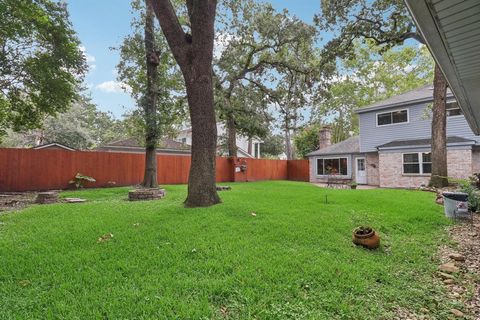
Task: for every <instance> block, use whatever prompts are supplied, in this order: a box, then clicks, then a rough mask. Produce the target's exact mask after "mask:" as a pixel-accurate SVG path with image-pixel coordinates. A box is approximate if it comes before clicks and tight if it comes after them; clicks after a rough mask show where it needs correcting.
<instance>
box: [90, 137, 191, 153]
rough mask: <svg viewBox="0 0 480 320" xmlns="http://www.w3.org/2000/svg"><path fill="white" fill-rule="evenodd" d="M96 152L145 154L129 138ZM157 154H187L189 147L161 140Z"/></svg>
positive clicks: (172, 141) (134, 140) (168, 140)
mask: <svg viewBox="0 0 480 320" xmlns="http://www.w3.org/2000/svg"><path fill="white" fill-rule="evenodd" d="M97 150H100V151H118V152H145V147H144V146H141V145H140V144H139V143H138V142H137V140H136V139H134V138H129V139H124V140H118V141H114V142H111V143H108V144H106V145H103V146H100V147H98V148H97ZM157 152H160V153H181V154H189V153H190V146H189V145H187V144H184V143H181V142H178V141H175V140H172V139H161V140H160V141H159V142H158V147H157Z"/></svg>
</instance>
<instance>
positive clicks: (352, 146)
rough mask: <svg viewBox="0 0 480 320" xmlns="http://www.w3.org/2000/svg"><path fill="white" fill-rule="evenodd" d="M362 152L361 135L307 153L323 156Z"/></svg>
mask: <svg viewBox="0 0 480 320" xmlns="http://www.w3.org/2000/svg"><path fill="white" fill-rule="evenodd" d="M359 152H360V139H359V136H354V137H350V138H348V139H347V140H344V141H341V142H339V143H336V144H332V145H331V146H328V147H326V148H323V149H320V150H317V151H313V152H310V153H309V154H307V156H308V157H311V156H321V155H322V156H323V155H334V154H346V153H359Z"/></svg>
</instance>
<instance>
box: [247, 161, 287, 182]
mask: <svg viewBox="0 0 480 320" xmlns="http://www.w3.org/2000/svg"><path fill="white" fill-rule="evenodd" d="M246 161H247V172H246V174H247V181H258V180H287V179H288V173H287V161H286V160H269V159H247V160H246Z"/></svg>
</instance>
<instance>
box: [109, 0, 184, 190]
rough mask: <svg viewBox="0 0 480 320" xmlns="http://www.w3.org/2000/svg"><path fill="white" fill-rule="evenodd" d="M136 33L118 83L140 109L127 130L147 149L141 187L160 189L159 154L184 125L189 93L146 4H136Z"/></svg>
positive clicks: (126, 44) (129, 39) (125, 48)
mask: <svg viewBox="0 0 480 320" xmlns="http://www.w3.org/2000/svg"><path fill="white" fill-rule="evenodd" d="M132 12H133V13H134V17H135V18H134V19H133V20H132V22H131V27H132V30H133V31H132V33H131V34H130V35H128V36H126V37H125V39H124V40H123V42H122V44H121V45H120V47H119V48H114V49H115V50H118V51H119V52H120V62H119V63H118V65H117V72H118V76H117V80H118V81H119V82H120V83H121V84H122V85H123V87H124V89H125V91H127V92H128V93H129V94H130V95H131V96H132V98H133V99H134V100H135V102H136V105H137V108H136V109H134V110H132V111H131V112H129V113H128V114H127V115H126V118H125V121H124V122H125V126H126V128H127V131H128V132H129V133H130V134H131V135H132V137H134V138H138V137H139V136H142V141H141V143H142V145H145V149H146V152H145V174H144V179H143V183H142V185H143V186H144V187H148V188H154V187H157V186H158V183H157V163H156V161H157V157H156V148H157V147H158V141H159V139H160V138H162V137H167V136H172V135H174V134H175V132H176V129H177V128H179V126H180V125H181V123H182V121H183V120H184V119H185V103H184V101H185V93H184V92H185V89H184V84H183V80H182V75H181V73H180V70H179V68H178V66H177V64H176V62H175V59H174V58H173V56H172V53H171V51H170V49H169V48H168V44H167V42H166V39H165V37H164V35H163V34H162V32H161V30H160V29H159V28H158V27H156V26H155V13H154V12H153V9H152V7H151V6H149V5H148V3H147V2H146V1H145V0H133V1H132Z"/></svg>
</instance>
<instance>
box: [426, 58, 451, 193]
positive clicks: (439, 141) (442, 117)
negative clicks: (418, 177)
mask: <svg viewBox="0 0 480 320" xmlns="http://www.w3.org/2000/svg"><path fill="white" fill-rule="evenodd" d="M446 97H447V81H446V79H445V77H444V76H443V73H442V71H441V70H440V68H439V67H438V65H435V76H434V80H433V110H432V176H431V178H430V183H429V185H430V186H432V187H437V188H441V187H445V186H447V185H448V178H447V176H448V172H447V111H446Z"/></svg>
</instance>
